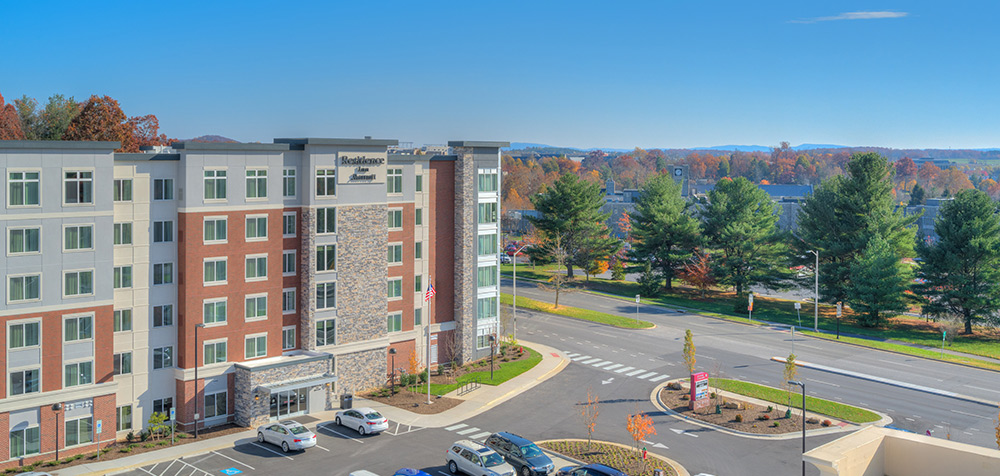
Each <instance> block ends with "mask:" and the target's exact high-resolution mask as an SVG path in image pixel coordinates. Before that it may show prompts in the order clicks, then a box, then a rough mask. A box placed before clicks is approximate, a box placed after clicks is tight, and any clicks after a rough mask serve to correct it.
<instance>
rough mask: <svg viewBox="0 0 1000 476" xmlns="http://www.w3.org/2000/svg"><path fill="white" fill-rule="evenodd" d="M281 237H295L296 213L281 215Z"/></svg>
mask: <svg viewBox="0 0 1000 476" xmlns="http://www.w3.org/2000/svg"><path fill="white" fill-rule="evenodd" d="M281 235H282V236H283V237H285V238H294V237H295V212H288V213H285V214H283V215H281Z"/></svg>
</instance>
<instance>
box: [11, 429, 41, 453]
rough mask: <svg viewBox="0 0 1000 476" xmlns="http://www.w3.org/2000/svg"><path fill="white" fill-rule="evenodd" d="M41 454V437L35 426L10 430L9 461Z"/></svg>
mask: <svg viewBox="0 0 1000 476" xmlns="http://www.w3.org/2000/svg"><path fill="white" fill-rule="evenodd" d="M41 452H42V437H41V432H40V428H39V427H37V426H34V427H30V428H22V429H17V430H11V432H10V459H15V458H20V457H22V456H30V455H37V454H39V453H41Z"/></svg>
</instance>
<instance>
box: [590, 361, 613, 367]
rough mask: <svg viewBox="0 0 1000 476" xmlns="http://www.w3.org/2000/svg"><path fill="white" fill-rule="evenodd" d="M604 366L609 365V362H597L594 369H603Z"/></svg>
mask: <svg viewBox="0 0 1000 476" xmlns="http://www.w3.org/2000/svg"><path fill="white" fill-rule="evenodd" d="M605 365H611V361H610V360H605V361H604V362H598V363H596V364H594V367H598V368H600V367H604V366H605Z"/></svg>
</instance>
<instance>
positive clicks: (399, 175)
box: [385, 169, 403, 194]
mask: <svg viewBox="0 0 1000 476" xmlns="http://www.w3.org/2000/svg"><path fill="white" fill-rule="evenodd" d="M385 185H386V190H387V191H388V193H390V194H400V193H403V169H388V170H386V177H385Z"/></svg>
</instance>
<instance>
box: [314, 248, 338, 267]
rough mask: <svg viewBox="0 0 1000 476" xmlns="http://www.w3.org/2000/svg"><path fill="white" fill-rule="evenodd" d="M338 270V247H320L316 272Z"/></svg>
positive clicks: (317, 250)
mask: <svg viewBox="0 0 1000 476" xmlns="http://www.w3.org/2000/svg"><path fill="white" fill-rule="evenodd" d="M336 270H337V245H320V246H317V247H316V271H317V272H319V271H336Z"/></svg>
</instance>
